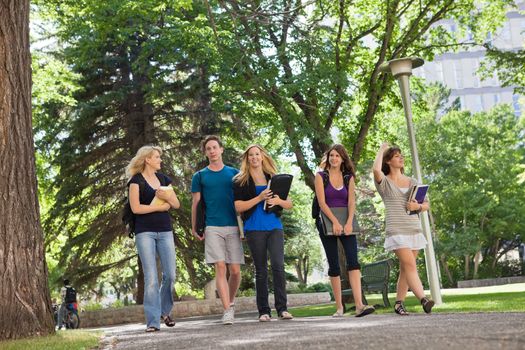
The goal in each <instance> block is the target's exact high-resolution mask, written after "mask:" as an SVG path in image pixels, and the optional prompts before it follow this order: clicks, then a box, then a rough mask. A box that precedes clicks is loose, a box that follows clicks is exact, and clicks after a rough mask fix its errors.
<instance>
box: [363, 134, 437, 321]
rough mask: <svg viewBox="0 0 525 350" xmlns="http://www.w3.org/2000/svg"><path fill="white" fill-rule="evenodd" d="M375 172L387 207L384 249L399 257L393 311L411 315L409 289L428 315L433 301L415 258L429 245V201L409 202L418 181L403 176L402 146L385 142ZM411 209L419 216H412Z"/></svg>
mask: <svg viewBox="0 0 525 350" xmlns="http://www.w3.org/2000/svg"><path fill="white" fill-rule="evenodd" d="M373 172H374V184H375V186H376V188H377V191H378V192H379V194H380V195H381V198H382V199H383V202H384V204H385V209H386V215H385V216H386V239H385V249H386V250H389V251H394V253H395V254H396V256H397V258H398V259H399V278H398V280H397V291H396V292H397V294H396V303H395V305H394V311H395V312H396V313H397V314H399V315H403V316H406V315H408V312H407V311H406V309H405V305H404V301H405V298H406V295H407V293H408V288H410V290H411V291H412V292H413V293H414V295H415V296H416V297H417V298H418V299H419V300H420V302H421V305H422V307H423V310H424V311H425V312H426V313H427V314H428V313H430V312H431V311H432V307H433V306H434V301H432V300H431V299H428V298H427V297H426V296H425V292H424V290H423V285H422V283H421V280H420V279H419V275H418V273H417V264H416V258H417V255H418V253H419V250H420V249H422V248H424V247H425V246H426V244H427V241H426V239H425V236H424V235H423V230H422V229H421V222H420V221H419V213H421V212H422V211H426V210H428V209H429V207H430V206H429V203H428V201H426V200H425V201H424V202H423V203H422V204H419V203H418V202H417V201H412V202H409V201H408V196H409V194H408V191H409V189H410V188H411V187H412V186H414V185H417V181H416V180H415V179H413V178H410V177H408V176H405V175H404V159H403V155H402V154H401V150H400V149H399V148H397V147H389V145H388V144H387V143H383V144H382V145H381V147H380V148H379V151H378V152H377V155H376V159H375V161H374V167H373ZM410 211H415V212H417V214H418V215H409V212H410Z"/></svg>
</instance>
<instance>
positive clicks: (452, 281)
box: [439, 255, 455, 285]
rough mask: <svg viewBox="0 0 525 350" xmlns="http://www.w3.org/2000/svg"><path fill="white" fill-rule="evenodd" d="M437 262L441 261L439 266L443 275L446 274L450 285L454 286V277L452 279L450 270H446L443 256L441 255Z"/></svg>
mask: <svg viewBox="0 0 525 350" xmlns="http://www.w3.org/2000/svg"><path fill="white" fill-rule="evenodd" d="M439 261H441V265H442V266H443V270H445V273H446V274H447V278H448V280H449V281H450V284H451V285H454V283H455V282H454V277H452V273H451V272H450V269H449V268H448V264H447V259H446V256H445V255H441V256H440V257H439Z"/></svg>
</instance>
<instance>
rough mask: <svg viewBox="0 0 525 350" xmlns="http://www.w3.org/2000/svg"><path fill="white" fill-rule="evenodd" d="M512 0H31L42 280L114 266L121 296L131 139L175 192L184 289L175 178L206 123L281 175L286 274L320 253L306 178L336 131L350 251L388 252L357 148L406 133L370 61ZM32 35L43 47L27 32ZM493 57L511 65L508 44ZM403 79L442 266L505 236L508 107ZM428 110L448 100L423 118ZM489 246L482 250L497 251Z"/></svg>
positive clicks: (184, 237) (432, 51)
mask: <svg viewBox="0 0 525 350" xmlns="http://www.w3.org/2000/svg"><path fill="white" fill-rule="evenodd" d="M511 2H512V1H510V0H493V1H482V2H479V1H474V0H455V1H452V0H424V1H419V2H414V1H408V0H406V1H395V2H381V1H376V0H373V1H370V0H368V1H364V0H359V1H353V2H343V3H342V4H339V3H336V2H333V1H326V0H321V1H317V2H315V3H312V2H309V1H308V2H307V1H302V0H299V1H295V0H294V1H291V0H286V1H282V2H275V1H268V0H264V1H261V2H259V3H258V5H257V6H253V4H252V3H249V2H237V1H230V0H227V1H220V2H215V1H210V9H209V11H208V9H207V8H206V4H207V2H204V3H203V2H199V1H190V0H169V1H160V0H147V1H144V0H126V1H122V0H111V1H105V2H100V1H94V0H81V1H71V0H67V1H59V0H51V1H49V0H46V1H42V0H37V1H34V2H33V5H34V6H33V14H32V18H33V19H34V21H35V23H38V24H42V25H41V26H38V28H39V29H38V30H34V33H33V34H36V35H37V37H35V38H34V44H35V50H33V78H34V79H33V80H34V86H33V111H34V127H35V135H36V136H35V140H36V146H37V151H38V154H37V171H38V177H39V185H40V203H41V208H42V214H43V218H44V220H43V222H44V224H45V235H46V250H47V255H46V256H47V261H48V264H49V269H50V284H54V285H53V286H52V289H57V288H58V287H59V284H60V280H61V279H62V276H65V275H68V277H70V279H71V280H73V281H74V282H75V283H76V284H77V285H78V286H79V287H80V289H81V288H84V289H86V290H87V289H89V288H96V286H97V283H98V282H100V281H97V279H100V280H107V281H114V282H115V285H114V288H115V289H116V290H117V291H118V292H119V293H122V294H126V293H128V292H129V291H130V288H132V287H131V286H133V285H135V284H136V275H137V271H138V268H137V262H136V257H135V254H136V253H135V251H134V248H133V243H132V242H131V241H129V240H128V239H127V238H125V235H124V228H123V227H122V225H121V224H120V215H119V210H120V207H121V200H122V197H123V195H124V193H125V183H126V180H127V179H126V178H125V176H124V174H123V169H124V167H125V166H126V164H127V162H128V161H129V160H130V158H131V157H132V156H133V154H134V153H135V152H136V150H137V149H138V148H139V147H140V146H142V145H144V144H153V143H154V144H158V145H160V146H161V147H163V149H164V151H165V152H164V153H163V160H164V162H163V171H164V172H165V173H167V174H168V175H169V176H170V177H171V178H172V179H173V180H174V186H175V188H176V190H177V194H178V195H179V198H180V200H181V204H182V206H181V209H180V210H179V211H176V212H173V213H172V216H173V221H174V231H175V242H176V246H177V267H178V287H177V292H178V293H179V292H180V293H183V294H193V293H197V294H198V293H200V292H199V291H198V290H199V289H200V288H202V287H203V286H204V284H205V283H206V282H207V281H209V280H210V279H211V277H212V275H213V270H212V269H211V268H210V267H208V266H207V265H206V264H204V254H203V244H201V243H200V242H196V241H195V240H193V239H192V238H191V236H190V235H189V227H190V210H189V208H190V202H191V199H190V194H189V192H190V191H189V179H190V177H191V174H192V173H193V172H194V171H195V170H196V169H198V168H200V167H202V166H203V165H204V164H205V159H204V157H203V155H202V154H201V152H200V151H199V147H198V144H199V141H200V139H201V138H202V136H203V135H206V134H211V133H218V134H220V135H221V136H222V137H223V139H224V141H225V142H226V145H227V148H226V152H225V161H226V163H227V164H231V165H236V163H237V162H238V158H237V156H238V155H239V153H240V150H242V149H244V148H245V147H246V146H247V145H248V144H250V143H252V142H254V141H256V142H258V143H260V144H262V145H263V146H264V147H266V148H268V150H269V151H270V153H271V154H272V155H274V156H275V158H276V159H277V161H278V163H279V169H280V170H281V172H292V173H294V174H295V175H296V180H295V181H294V186H293V189H292V194H291V197H292V199H293V201H294V209H293V210H292V211H291V212H289V213H287V214H285V215H284V216H283V223H284V227H285V233H286V243H285V249H286V257H287V258H286V262H287V267H288V269H294V270H295V271H294V272H295V274H296V275H297V277H298V279H299V280H300V281H301V282H303V283H306V282H307V277H308V273H309V272H310V271H311V270H312V269H313V268H314V267H316V266H317V267H318V266H320V265H321V261H322V260H321V259H322V258H321V257H322V254H321V251H320V245H319V239H318V237H317V232H316V230H315V227H314V226H313V221H312V219H311V218H310V217H309V213H310V205H311V192H310V190H309V189H308V187H306V186H309V187H310V188H312V187H313V174H314V170H313V169H315V168H316V166H317V163H318V161H319V158H320V157H321V155H322V153H323V151H325V150H326V149H327V147H328V146H329V145H330V144H331V143H333V142H334V141H340V142H342V143H343V144H344V145H345V146H346V147H347V149H349V150H352V154H353V158H354V160H355V161H356V163H357V165H358V182H357V184H358V218H359V221H360V223H361V226H362V227H363V228H364V231H363V233H362V234H360V235H359V246H360V247H362V249H361V251H360V258H361V260H362V262H363V263H367V262H372V261H374V260H379V259H383V258H386V257H389V256H391V255H389V254H387V253H385V252H384V250H383V249H382V247H381V243H382V240H383V239H384V237H383V235H384V233H383V232H384V229H383V226H382V218H383V208H382V204H381V201H380V199H379V197H378V196H377V195H376V194H375V192H374V191H373V190H371V189H373V185H372V184H371V182H370V176H369V169H370V166H371V163H370V160H371V159H373V157H374V154H375V150H376V149H377V147H378V146H379V144H380V142H382V141H384V140H387V141H389V142H392V143H396V144H399V145H400V146H401V147H402V148H403V149H404V150H408V144H407V140H406V136H405V135H406V128H405V122H404V117H403V113H402V111H401V104H400V100H399V97H398V95H397V93H396V91H397V89H396V88H395V86H394V85H393V80H392V77H391V76H389V75H385V74H382V73H380V72H379V71H378V67H379V65H380V64H381V63H382V62H384V61H386V60H388V59H393V58H399V57H403V56H409V55H419V56H422V57H423V58H424V59H427V60H428V59H432V58H433V57H434V55H436V54H439V53H443V52H445V51H449V50H451V49H454V48H455V47H459V46H461V45H463V44H464V43H461V42H460V38H461V36H462V34H463V33H464V32H465V31H466V30H467V29H469V30H470V31H471V32H472V33H473V35H474V37H475V40H476V42H477V43H482V41H483V40H484V39H485V37H486V33H487V32H488V31H493V32H494V30H495V29H496V28H497V26H498V25H500V24H501V22H502V20H503V19H504V11H505V6H506V5H509V4H511ZM442 19H452V20H455V21H456V22H457V23H458V32H457V36H456V35H454V34H451V33H450V32H448V31H446V30H444V28H443V27H442V26H441V25H436V24H437V23H438V21H440V20H442ZM36 27H37V26H35V28H36ZM43 39H45V40H44V42H45V43H47V41H48V40H51V42H52V43H51V45H39V43H40V41H42V40H43ZM489 55H490V53H489ZM508 62H509V65H508V67H512V68H513V69H514V67H516V64H517V63H519V62H520V61H519V57H518V59H517V60H512V61H510V60H509V61H508ZM521 66H522V65H519V68H522V67H521ZM507 72H511V73H512V74H513V75H516V76H517V77H520V76H519V75H518V74H515V71H514V70H510V68H509V70H507ZM412 82H413V84H414V90H415V96H414V97H415V98H416V101H415V103H414V115H415V121H416V127H417V128H418V129H417V134H418V135H424V136H425V137H424V138H423V139H420V140H418V142H420V144H421V147H420V148H421V158H422V163H423V164H424V167H425V169H424V171H423V172H424V173H425V174H428V178H427V179H428V181H429V182H431V184H432V200H433V209H434V211H433V213H435V225H436V232H437V234H438V236H439V242H437V244H436V246H437V249H438V250H439V251H441V252H444V251H447V252H451V253H450V254H449V255H447V264H448V265H449V266H450V268H451V275H452V276H453V277H452V279H456V278H459V277H460V274H461V273H460V267H461V259H462V258H463V255H465V254H469V255H470V256H472V254H474V253H475V252H477V251H479V250H480V249H481V248H483V249H484V250H487V249H489V250H490V249H491V248H489V247H491V246H495V245H496V242H499V241H498V240H511V239H513V238H511V235H514V236H516V235H517V234H518V233H521V231H522V226H521V225H522V221H521V219H520V218H522V217H524V216H523V215H522V214H523V213H522V212H520V211H519V208H520V206H521V208H523V203H522V201H520V199H518V198H517V197H516V196H518V195H522V191H521V190H520V189H519V187H520V184H523V182H524V179H525V170H524V169H525V165H523V154H522V153H519V152H522V151H520V150H522V149H521V148H519V147H518V145H517V144H516V143H512V139H513V137H516V133H515V131H516V130H515V126H513V125H512V121H511V119H512V118H510V117H509V116H508V115H507V112H504V111H499V112H494V113H496V115H493V114H489V115H487V116H477V115H476V116H467V115H465V114H463V113H460V112H457V111H456V112H454V111H451V110H443V105H442V101H443V99H444V97H445V96H447V94H448V92H447V91H446V90H445V89H443V88H441V87H440V86H425V85H424V84H423V83H422V82H421V81H418V80H417V79H412ZM438 110H442V112H443V113H448V112H450V113H448V114H447V115H446V116H445V117H443V118H442V121H440V122H435V121H433V119H434V118H435V115H436V112H437V111H438ZM499 119H501V120H499ZM432 123H434V124H435V125H434V124H432ZM521 123H523V122H521ZM473 124H474V125H476V128H473V130H469V128H468V126H469V125H473ZM498 128H501V130H502V135H501V137H500V135H499V132H497V131H496V130H499V129H498ZM521 128H522V127H521ZM521 130H522V129H521ZM427 135H428V137H427ZM486 140H490V142H486ZM514 140H515V139H514ZM436 145H440V147H436ZM501 150H505V152H503V153H502V156H500V155H499V153H498V152H500V151H501ZM463 151H465V152H466V154H467V155H468V156H467V157H463ZM514 151H515V152H514ZM442 152H443V153H442ZM484 154H487V156H480V155H484ZM406 155H408V152H407V154H406ZM447 157H449V158H447ZM520 157H521V158H520ZM478 159H481V161H479V162H477V160H478ZM291 163H293V165H294V167H292V166H291ZM409 163H410V159H409V157H408V159H407V164H409ZM509 164H514V167H512V166H509ZM295 166H298V168H296V167H295ZM464 169H465V171H464ZM484 169H493V171H494V173H493V174H492V173H491V174H490V175H491V176H490V177H489V176H488V175H489V174H488V171H484ZM406 170H407V172H408V173H410V172H411V169H410V168H409V167H408V166H407V169H406ZM491 171H492V170H491ZM492 175H493V176H492ZM516 179H518V180H516ZM301 181H304V183H302V182H301ZM520 181H521V182H520ZM505 183H506V184H515V185H516V186H512V187H511V186H509V187H511V188H504V187H505V186H504V184H505ZM521 187H523V186H521ZM480 188H482V189H481V190H480ZM450 190H453V191H454V192H453V193H454V196H453V197H451V198H448V195H449V191H450ZM520 191H521V192H520ZM471 193H474V196H473V198H468V195H469V194H471ZM522 198H523V196H522ZM449 199H450V202H449ZM467 202H468V208H467V209H463V208H465V207H466V204H467ZM463 214H464V215H463ZM520 215H521V216H520ZM463 222H467V226H466V227H465V230H464V231H465V232H463V231H461V229H460V228H462V227H463ZM520 230H521V231H520ZM474 240H475V241H476V242H477V244H478V245H477V246H476V245H472V244H469V242H473V241H474ZM513 240H514V242H517V240H516V239H513ZM247 252H248V250H247ZM496 252H497V249H496V251H493V252H490V251H484V253H485V256H494V261H496V262H497V260H498V257H497V256H496V255H495V253H496ZM489 260H490V259H488V260H484V264H485V263H487V262H488V261H489ZM247 262H248V263H249V259H248V260H247ZM245 270H248V269H245ZM105 271H108V272H107V273H106V272H105ZM483 271H484V268H482V269H480V273H482V272H483ZM243 273H244V272H243ZM483 273H484V272H483ZM251 276H253V271H250V270H248V271H247V272H246V276H244V275H243V286H242V288H243V289H246V290H248V289H251V288H253V278H252V277H251ZM244 281H247V282H244ZM451 283H452V282H451ZM182 286H189V287H182Z"/></svg>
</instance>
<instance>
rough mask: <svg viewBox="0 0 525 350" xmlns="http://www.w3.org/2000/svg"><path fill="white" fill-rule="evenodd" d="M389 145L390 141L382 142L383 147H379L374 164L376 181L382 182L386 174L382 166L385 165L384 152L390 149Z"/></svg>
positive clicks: (373, 169)
mask: <svg viewBox="0 0 525 350" xmlns="http://www.w3.org/2000/svg"><path fill="white" fill-rule="evenodd" d="M388 147H389V146H388V143H386V142H384V143H383V144H381V147H379V151H377V154H376V159H375V160H374V166H373V167H372V171H373V172H374V181H375V182H376V183H379V182H381V180H382V179H383V177H384V176H385V174H383V171H382V170H381V166H382V165H383V154H384V153H385V151H386V150H387V149H388Z"/></svg>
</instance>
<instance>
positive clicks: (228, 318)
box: [222, 307, 235, 324]
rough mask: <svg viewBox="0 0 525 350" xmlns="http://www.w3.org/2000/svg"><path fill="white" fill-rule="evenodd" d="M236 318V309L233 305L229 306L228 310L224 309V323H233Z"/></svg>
mask: <svg viewBox="0 0 525 350" xmlns="http://www.w3.org/2000/svg"><path fill="white" fill-rule="evenodd" d="M234 319H235V309H234V308H233V307H229V308H228V309H227V310H224V313H223V314H222V324H233V320H234Z"/></svg>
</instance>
